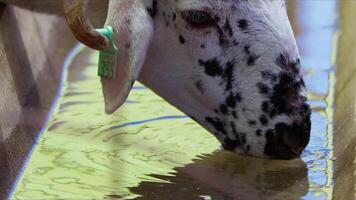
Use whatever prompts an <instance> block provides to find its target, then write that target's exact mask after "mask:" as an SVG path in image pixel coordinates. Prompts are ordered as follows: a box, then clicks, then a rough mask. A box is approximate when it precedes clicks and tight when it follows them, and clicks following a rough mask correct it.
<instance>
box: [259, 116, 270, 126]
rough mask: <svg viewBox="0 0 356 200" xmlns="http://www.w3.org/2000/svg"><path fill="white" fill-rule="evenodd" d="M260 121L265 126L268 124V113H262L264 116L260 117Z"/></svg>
mask: <svg viewBox="0 0 356 200" xmlns="http://www.w3.org/2000/svg"><path fill="white" fill-rule="evenodd" d="M260 122H261V124H262V125H263V126H267V125H268V122H269V120H268V119H267V117H266V115H262V116H261V117H260Z"/></svg>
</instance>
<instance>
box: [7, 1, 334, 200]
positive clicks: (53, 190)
mask: <svg viewBox="0 0 356 200" xmlns="http://www.w3.org/2000/svg"><path fill="white" fill-rule="evenodd" d="M295 11H296V18H295V21H296V26H297V27H298V31H297V40H298V44H299V47H300V51H301V56H302V59H303V61H302V64H303V66H304V67H305V68H304V69H305V74H306V83H307V87H308V89H309V93H308V96H309V98H310V103H311V104H312V107H313V115H312V120H313V126H312V137H311V141H310V144H309V145H308V147H307V149H306V150H305V152H304V153H303V156H302V159H296V160H292V161H275V160H264V159H257V158H251V157H243V156H238V155H235V154H232V153H229V152H225V151H221V150H220V149H219V144H218V142H217V141H216V140H215V139H214V138H213V137H212V136H210V134H209V133H207V132H206V131H204V130H203V129H202V128H200V127H199V126H198V125H197V124H196V123H195V122H193V121H192V120H190V119H189V118H187V117H186V116H185V115H184V114H182V113H181V112H180V111H178V110H176V109H175V108H173V107H172V106H170V105H168V104H167V103H165V102H164V101H163V100H162V99H160V98H159V97H157V96H156V95H155V94H153V93H152V92H151V91H150V90H148V89H146V88H145V87H143V86H142V85H140V84H136V85H135V86H134V89H133V92H132V93H131V94H130V96H129V98H128V101H127V102H126V104H125V105H124V107H123V108H122V109H121V110H120V112H118V113H115V114H114V115H113V116H107V115H105V114H104V113H103V102H102V95H101V88H100V87H101V86H100V84H98V77H97V76H96V70H97V69H96V66H95V64H94V63H96V60H97V54H95V53H93V52H92V51H89V50H87V49H84V48H81V47H79V48H77V49H76V50H75V51H74V52H73V54H71V55H70V56H69V58H73V59H69V60H68V62H67V64H71V66H70V68H69V69H68V71H67V72H66V74H65V77H64V79H65V80H66V81H65V82H64V83H63V87H62V95H61V96H60V97H59V99H58V102H57V104H56V106H55V109H54V110H53V113H52V115H51V116H50V118H49V120H48V123H47V125H46V127H45V128H44V130H43V133H42V134H41V137H40V138H39V140H38V144H37V145H36V147H35V148H34V151H33V152H32V156H31V158H30V160H29V162H28V165H27V166H26V168H25V170H24V172H23V175H22V176H21V177H20V178H19V181H18V184H17V187H16V189H15V192H14V194H13V196H12V199H59V198H60V199H132V198H138V199H216V200H220V199H331V197H332V186H333V181H332V168H333V161H332V160H333V155H332V134H333V132H332V121H331V120H332V108H333V84H334V70H333V63H334V62H333V59H332V58H333V52H334V50H333V42H334V32H335V31H336V26H335V25H336V22H337V21H336V20H337V19H336V16H337V15H336V1H331V0H330V1H322V0H320V1H318V0H305V1H298V4H297V5H296V8H295ZM88 60H89V62H88Z"/></svg>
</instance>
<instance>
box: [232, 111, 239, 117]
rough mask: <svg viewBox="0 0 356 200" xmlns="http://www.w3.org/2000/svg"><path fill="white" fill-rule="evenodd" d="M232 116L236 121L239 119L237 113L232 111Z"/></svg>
mask: <svg viewBox="0 0 356 200" xmlns="http://www.w3.org/2000/svg"><path fill="white" fill-rule="evenodd" d="M231 114H232V116H233V117H234V118H235V119H237V118H238V116H237V113H236V111H232V112H231Z"/></svg>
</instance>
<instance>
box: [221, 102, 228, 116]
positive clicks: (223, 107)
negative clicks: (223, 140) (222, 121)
mask: <svg viewBox="0 0 356 200" xmlns="http://www.w3.org/2000/svg"><path fill="white" fill-rule="evenodd" d="M219 109H220V111H221V113H222V114H224V115H226V114H227V113H228V111H229V110H228V108H227V107H226V105H224V104H221V105H220V107H219Z"/></svg>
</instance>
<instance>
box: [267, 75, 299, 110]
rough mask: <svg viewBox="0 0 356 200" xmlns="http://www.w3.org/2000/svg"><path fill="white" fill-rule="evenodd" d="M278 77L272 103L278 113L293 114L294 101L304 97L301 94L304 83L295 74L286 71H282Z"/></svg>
mask: <svg viewBox="0 0 356 200" xmlns="http://www.w3.org/2000/svg"><path fill="white" fill-rule="evenodd" d="M278 78H279V82H278V84H276V85H275V86H274V87H273V93H272V96H271V103H272V104H273V106H274V108H275V109H276V112H277V114H282V113H285V114H291V113H293V109H294V106H293V102H295V101H297V100H298V99H300V98H302V97H301V96H299V93H300V90H301V87H302V85H301V84H300V82H297V81H296V80H295V77H294V76H292V75H291V74H289V73H286V72H281V73H280V74H279V77H278ZM302 100H303V99H302Z"/></svg>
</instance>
